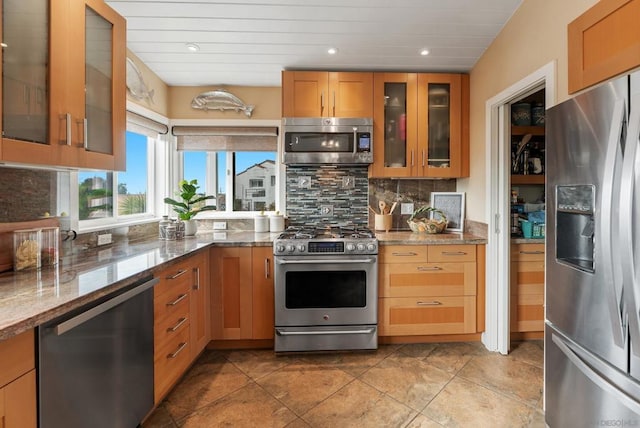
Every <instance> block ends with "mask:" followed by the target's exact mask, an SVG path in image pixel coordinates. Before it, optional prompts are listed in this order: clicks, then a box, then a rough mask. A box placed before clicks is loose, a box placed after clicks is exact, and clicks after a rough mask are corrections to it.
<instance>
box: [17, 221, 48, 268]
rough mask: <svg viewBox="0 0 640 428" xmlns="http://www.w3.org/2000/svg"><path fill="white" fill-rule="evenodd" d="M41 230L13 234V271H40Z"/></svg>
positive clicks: (18, 231) (28, 230)
mask: <svg viewBox="0 0 640 428" xmlns="http://www.w3.org/2000/svg"><path fill="white" fill-rule="evenodd" d="M40 233H41V232H40V229H24V230H15V231H14V232H13V270H15V271H20V270H24V269H40V262H41V259H40V248H41V247H40V241H41V238H40Z"/></svg>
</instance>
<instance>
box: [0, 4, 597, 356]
mask: <svg viewBox="0 0 640 428" xmlns="http://www.w3.org/2000/svg"><path fill="white" fill-rule="evenodd" d="M593 3H594V2H569V3H568V4H567V3H563V4H562V5H557V4H553V2H545V3H540V2H536V3H535V4H533V2H524V3H523V4H522V5H521V8H520V9H519V10H518V11H517V12H516V13H515V14H514V15H513V17H512V19H511V21H509V23H508V24H507V25H506V26H505V28H504V30H503V32H502V33H501V35H500V36H499V38H498V39H497V40H496V42H494V44H493V45H492V46H491V47H490V48H489V49H487V51H486V52H485V53H484V55H483V56H482V57H481V58H480V60H479V61H478V62H477V64H476V65H475V66H474V68H473V70H471V74H470V77H471V79H470V80H471V82H470V88H471V93H470V121H469V123H470V134H471V137H470V141H471V144H470V156H469V158H470V160H471V165H470V173H469V177H468V178H458V179H453V180H443V181H437V182H436V186H440V185H444V186H447V185H451V184H453V188H450V187H449V188H436V189H435V191H459V192H460V191H463V192H465V194H466V206H467V210H466V212H467V216H466V218H467V220H469V221H470V223H473V222H475V223H480V226H482V224H484V225H485V226H484V227H485V232H484V233H485V236H486V229H487V226H488V229H489V230H493V224H492V222H493V219H492V217H491V216H489V215H487V214H485V212H486V211H487V209H486V207H487V204H488V200H489V195H488V193H487V192H488V190H486V188H487V187H488V186H487V178H486V177H485V172H486V168H487V167H486V166H485V159H486V155H485V152H486V151H487V148H486V146H485V143H484V141H485V139H486V138H485V125H484V123H485V111H484V110H485V102H486V100H488V99H490V98H491V97H492V96H493V95H494V94H496V93H498V92H500V91H501V90H503V89H504V87H505V86H508V85H510V84H512V83H514V82H516V81H518V80H520V79H523V78H524V77H526V76H527V75H529V74H530V73H532V72H534V71H535V70H537V69H539V68H540V67H542V66H543V65H545V64H547V63H548V62H550V61H554V60H555V61H556V64H557V68H558V71H557V77H556V78H557V81H556V82H555V89H554V91H555V98H556V100H555V101H556V102H559V101H562V100H564V99H566V98H569V95H568V90H567V87H568V82H567V67H568V65H567V62H566V57H567V54H566V51H565V48H566V46H565V45H564V44H563V43H560V42H558V41H561V40H564V37H565V34H566V25H567V24H568V23H569V22H571V21H572V20H573V19H575V18H576V17H577V16H578V15H580V14H581V13H583V12H584V11H586V10H587V9H589V7H590V6H592V5H593ZM541 22H550V23H553V25H551V24H550V25H549V29H548V30H547V29H546V28H545V31H544V32H540V31H539V29H540V23H541ZM539 38H543V40H547V39H545V38H548V40H549V41H548V43H542V44H543V45H544V48H545V50H544V52H541V51H540V47H539V44H540V42H538V41H537V40H540V39H539ZM137 65H138V67H139V68H140V70H142V75H143V76H145V78H147V79H149V78H150V76H152V74H151V72H150V70H149V69H148V68H145V67H144V66H143V64H140V63H137ZM150 86H151V87H153V88H154V90H155V97H154V99H155V102H156V103H157V104H151V103H147V105H148V107H149V108H151V107H152V106H155V107H153V108H159V107H158V106H159V105H163V104H164V103H163V102H162V101H161V100H163V99H164V100H166V99H167V94H171V99H172V101H173V100H178V99H183V100H187V101H186V102H181V103H177V102H175V103H174V102H172V103H171V104H172V106H171V108H172V109H176V108H177V107H175V106H176V105H189V103H190V102H191V99H192V98H193V97H194V96H195V95H197V94H198V93H199V88H197V89H193V90H188V89H182V88H167V87H166V86H162V84H160V83H155V82H152V83H151V84H150ZM163 88H165V89H166V92H164V93H163V90H162V89H163ZM547 89H548V90H549V91H551V89H550V88H549V87H547ZM229 90H230V91H231V92H233V93H234V94H236V95H237V96H238V97H239V98H240V99H242V100H245V101H247V102H251V103H255V104H256V105H258V106H264V105H270V104H267V103H262V102H260V103H259V102H258V101H256V97H254V96H252V95H251V91H248V90H247V89H246V88H245V89H244V91H243V89H242V88H235V87H230V88H229ZM265 91H266V92H269V91H271V90H265ZM271 93H272V94H275V96H271V97H266V98H268V99H271V102H272V103H275V104H276V106H275V108H274V109H273V111H274V112H276V113H275V114H273V115H271V116H270V117H269V116H268V115H267V117H265V116H260V114H263V113H265V111H264V110H263V111H262V112H260V108H256V110H255V112H254V116H253V117H254V118H256V119H259V120H267V121H271V122H273V121H279V119H280V117H281V114H280V111H281V108H282V106H281V105H280V101H279V99H280V95H279V94H280V92H279V90H277V91H273V92H271ZM174 96H175V98H174ZM258 98H259V97H258ZM274 99H275V101H274ZM166 108H167V110H168V109H169V106H167V107H166ZM174 113H175V114H174ZM209 113H216V112H209ZM181 114H182V113H180V111H175V112H165V114H164V115H163V114H162V112H160V113H157V115H158V116H164V117H172V118H178V119H182V120H184V121H188V120H189V119H188V118H187V117H184V116H181ZM202 114H205V113H204V112H203V113H202ZM220 117H225V118H227V117H228V115H227V116H220ZM160 119H161V118H160ZM74 129H75V127H74ZM3 143H4V141H3ZM374 147H375V135H374ZM4 149H7V153H8V152H10V149H11V146H7V145H6V144H5V147H3V150H4ZM3 153H5V152H4V151H3ZM374 153H375V150H374ZM33 159H34V162H35V157H34V158H33ZM88 162H95V160H92V159H89V160H88ZM7 171H9V170H8V169H3V171H2V172H3V176H5V177H6V176H7V175H11V173H9V174H6V172H7ZM23 174H24V173H23V172H22V170H18V172H16V175H17V176H19V177H20V178H23V179H24V178H25V177H26V180H27V181H28V180H35V178H34V177H33V175H34V174H32V176H29V175H28V174H27V175H26V176H25V175H23ZM37 175H39V176H43V175H45V174H42V173H38V174H37ZM39 178H42V177H39ZM56 179H58V178H57V177H56ZM62 179H63V180H64V178H62ZM279 179H282V177H280V178H279ZM313 181H314V180H312V182H313ZM372 181H373V180H372ZM448 181H452V182H453V183H448ZM38 183H39V184H38V185H37V187H39V189H38V190H39V191H41V192H44V195H43V196H44V197H46V198H47V199H48V200H50V199H51V198H53V196H52V195H53V194H55V192H47V191H46V189H50V188H51V187H50V186H51V185H50V182H49V181H45V183H42V182H38ZM374 184H375V183H374ZM396 184H397V186H400V187H401V186H407V189H409V191H408V192H407V193H411V192H412V190H411V189H412V188H413V187H415V188H418V189H419V188H420V186H422V185H423V183H422V180H420V179H408V180H406V181H405V180H397V183H396ZM384 186H385V183H380V187H381V188H383V189H387V188H385V187H384ZM172 190H173V189H170V190H168V189H165V190H164V192H161V191H160V194H169V193H170V192H171V191H172ZM370 191H371V189H370ZM404 192H405V190H404V189H401V190H396V193H401V194H403V193H404ZM417 193H418V194H420V193H421V192H420V191H419V190H418V191H417ZM44 197H43V199H44ZM425 199H426V200H425ZM426 202H428V198H424V199H417V200H415V203H416V204H420V205H422V204H423V203H426ZM30 203H31V202H30ZM161 205H162V204H161ZM49 206H51V205H47V207H49ZM162 209H166V207H163V208H162ZM365 209H366V206H365ZM44 211H47V209H41V211H40V212H44ZM35 212H38V211H35ZM55 212H56V213H58V210H56V211H55ZM506 217H507V219H508V216H506ZM7 218H10V217H9V216H7ZM232 221H233V222H239V223H242V220H240V219H234V218H230V219H228V224H227V225H228V226H229V225H231V224H232ZM507 221H508V220H507ZM397 224H401V222H400V221H398V223H397ZM370 225H371V224H370ZM504 225H505V226H506V230H508V227H509V226H508V222H505V223H504ZM212 227H213V226H212ZM470 227H472V226H470ZM135 229H136V228H135V227H133V226H130V230H135ZM149 229H150V230H151V229H152V230H153V231H155V229H154V228H152V227H151V226H149ZM229 229H231V227H229ZM94 230H98V229H97V228H96V229H94ZM467 230H470V229H469V228H467ZM481 230H482V227H481ZM118 232H121V231H118ZM136 232H137V231H136ZM140 233H144V232H140ZM147 233H149V230H147ZM212 233H224V232H215V231H214V232H212ZM227 233H229V234H231V233H232V232H227ZM406 233H408V232H406ZM99 234H102V233H101V232H100V233H99V232H88V233H86V234H84V235H85V236H80V237H79V239H80V241H76V243H74V244H73V245H77V246H79V245H81V244H86V245H87V246H88V247H91V246H94V247H95V242H97V241H98V240H100V239H102V238H100V237H99V236H98V235H99ZM480 234H481V233H480ZM81 235H82V234H81ZM118 236H120V235H118V234H117V233H114V234H113V239H118ZM94 241H95V242H94ZM65 242H66V241H65ZM62 245H63V249H64V245H69V243H68V242H67V243H66V244H65V243H63V244H62ZM383 247H384V245H383ZM489 247H491V241H490V242H489ZM256 248H258V247H256ZM253 250H255V248H254V249H253ZM166 251H167V252H175V251H176V249H174V248H167V249H166ZM97 252H98V251H95V253H97ZM252 252H253V251H249V252H248V253H247V251H244V252H238V255H239V256H237V257H236V260H238V259H242V258H243V257H244V255H246V254H249V255H250V256H253V257H254V258H255V260H258V259H259V256H258V255H257V253H258V251H257V250H256V251H255V253H256V255H253V254H252ZM116 253H117V247H116V246H114V247H113V249H112V254H108V253H103V254H102V255H101V257H102V258H103V259H105V258H109V257H114V258H115V257H116V256H117V254H116ZM488 255H489V253H488ZM96 256H97V255H96ZM228 259H229V260H231V259H233V257H229V258H228ZM492 260H493V257H488V258H487V264H488V265H489V263H490V262H491V261H492ZM243 266H244V265H243ZM261 267H262V268H263V267H264V264H261ZM43 273H45V272H44V271H43ZM490 282H492V281H488V282H487V296H495V295H496V290H493V293H494V294H491V287H492V286H493V284H491V283H490ZM243 293H246V292H245V291H243ZM243 297H246V294H243ZM194 300H195V299H194ZM491 305H495V303H494V302H493V301H492V299H489V301H488V303H487V306H486V307H487V309H488V310H487V317H486V320H485V321H486V329H485V333H486V335H489V336H491V335H493V336H494V337H495V336H496V334H497V333H496V332H497V331H498V330H497V325H496V324H495V323H494V322H493V320H492V317H493V316H494V315H495V314H494V313H497V312H499V311H498V310H497V308H496V307H495V306H491ZM492 308H493V310H491V309H492ZM495 316H496V318H497V315H495ZM503 322H504V321H503ZM236 330H238V329H236ZM227 333H228V334H229V335H230V336H233V335H235V334H240V332H238V331H234V329H233V328H229V330H228V331H227ZM476 340H477V339H476ZM483 342H484V343H485V345H487V344H488V345H487V347H488V348H489V349H491V350H497V349H498V348H499V346H498V345H497V344H494V343H493V340H488V341H486V340H484V341H483ZM497 342H498V340H497V339H496V340H495V343H497Z"/></svg>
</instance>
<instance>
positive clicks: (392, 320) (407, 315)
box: [379, 296, 476, 336]
mask: <svg viewBox="0 0 640 428" xmlns="http://www.w3.org/2000/svg"><path fill="white" fill-rule="evenodd" d="M379 306H380V308H379V318H380V325H379V329H380V332H379V334H380V335H381V336H406V335H427V334H461V333H475V332H476V298H475V296H460V297H442V296H441V297H427V298H417V297H386V298H381V299H379Z"/></svg>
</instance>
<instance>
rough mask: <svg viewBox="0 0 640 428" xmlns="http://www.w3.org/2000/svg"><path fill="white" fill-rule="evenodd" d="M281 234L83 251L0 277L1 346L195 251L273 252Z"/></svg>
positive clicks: (153, 240) (142, 242)
mask: <svg viewBox="0 0 640 428" xmlns="http://www.w3.org/2000/svg"><path fill="white" fill-rule="evenodd" d="M277 235H278V233H255V232H253V231H250V232H243V231H241V232H237V231H221V232H213V231H211V232H204V233H198V234H197V235H196V237H188V238H185V239H183V240H180V241H160V240H158V239H157V237H155V236H154V237H147V238H144V239H139V240H136V241H135V242H133V241H132V242H129V241H128V240H126V239H125V240H124V241H123V242H120V243H114V244H113V245H109V246H106V247H99V248H94V249H90V250H84V251H82V252H81V253H79V254H76V255H73V256H69V257H63V258H62V259H61V260H60V263H59V264H58V266H56V267H45V268H42V269H41V270H39V271H24V272H5V273H2V274H0V340H4V339H8V338H9V337H12V336H14V335H17V334H20V333H22V332H23V331H26V330H28V329H31V328H33V327H36V326H37V325H40V324H43V323H45V322H47V321H51V320H53V319H55V318H57V317H58V316H61V315H64V314H65V313H67V312H69V311H72V310H74V309H77V308H80V307H82V306H84V305H86V304H88V303H91V302H93V301H95V300H97V299H99V298H101V297H104V296H106V295H109V294H111V293H113V292H115V291H117V290H119V289H121V288H124V287H127V286H129V285H131V284H133V283H135V282H136V281H139V280H141V279H143V278H146V277H148V276H149V275H152V274H153V273H154V272H156V271H157V270H159V269H161V268H164V267H166V266H168V265H171V264H173V263H175V262H177V261H179V260H180V259H182V258H183V257H184V256H187V255H189V254H191V253H193V252H195V251H198V250H201V249H203V248H206V247H208V246H210V245H215V246H231V245H233V246H271V245H272V243H273V239H274V238H275V237H276V236H277Z"/></svg>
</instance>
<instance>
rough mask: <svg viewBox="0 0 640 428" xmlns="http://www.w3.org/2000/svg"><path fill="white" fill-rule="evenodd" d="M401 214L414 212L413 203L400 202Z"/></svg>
mask: <svg viewBox="0 0 640 428" xmlns="http://www.w3.org/2000/svg"><path fill="white" fill-rule="evenodd" d="M400 214H413V203H404V204H400Z"/></svg>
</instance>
